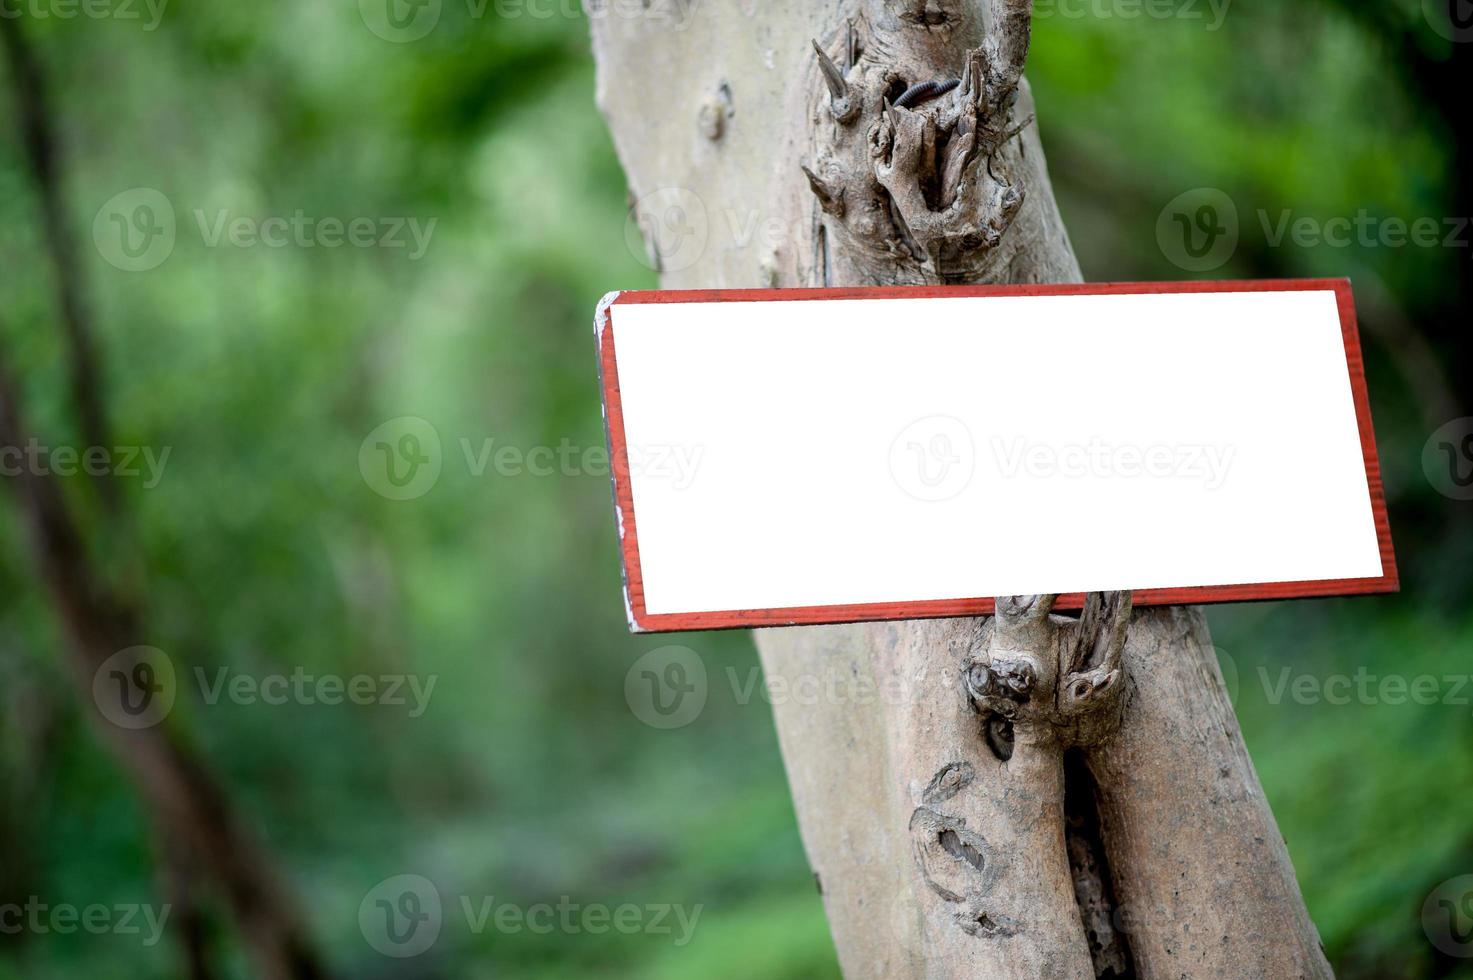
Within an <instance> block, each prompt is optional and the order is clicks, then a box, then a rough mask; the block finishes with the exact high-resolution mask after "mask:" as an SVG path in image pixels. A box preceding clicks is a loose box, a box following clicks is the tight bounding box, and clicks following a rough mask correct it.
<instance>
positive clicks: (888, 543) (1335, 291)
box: [599, 282, 1395, 630]
mask: <svg viewBox="0 0 1473 980" xmlns="http://www.w3.org/2000/svg"><path fill="white" fill-rule="evenodd" d="M1091 288H1093V289H1098V290H1101V291H1099V292H1092V291H1090V292H1087V291H1084V290H1088V289H1091ZM1131 288H1132V287H1124V286H1112V287H1072V288H1071V287H1065V288H1064V289H1065V291H1064V293H1063V294H1059V295H1018V294H1010V292H1012V291H1009V290H1006V289H997V288H993V289H988V290H979V289H970V290H951V291H946V290H928V291H926V293H925V294H924V295H916V294H913V293H909V292H906V291H904V290H889V291H884V292H875V293H872V294H870V293H865V292H862V291H849V292H847V293H844V294H842V295H844V296H846V297H861V298H811V297H814V296H820V295H822V294H821V293H811V294H810V293H799V294H788V293H772V292H768V293H762V294H751V295H752V296H753V298H752V299H742V298H738V297H742V296H743V295H745V294H740V293H737V294H732V293H725V294H689V295H686V294H678V293H674V294H672V293H660V294H629V293H626V294H621V295H619V296H617V297H611V298H610V299H608V300H606V301H605V304H604V305H603V306H601V307H600V323H599V337H600V345H601V356H602V364H603V368H604V385H605V398H606V415H607V417H608V419H609V428H610V445H611V449H612V451H613V453H614V456H615V470H616V474H617V475H616V487H615V490H616V498H617V503H618V506H619V511H620V513H619V519H620V530H621V538H622V542H623V551H624V557H625V564H626V589H627V593H628V594H627V599H628V606H629V610H630V618H631V624H632V626H633V627H634V628H635V629H638V630H657V629H689V628H703V627H721V626H743V625H776V624H781V623H797V622H805V623H812V622H835V621H849V620H856V619H885V618H902V617H903V618H909V617H912V616H921V615H959V614H966V613H974V614H975V613H978V612H984V611H988V610H990V601H989V600H990V599H991V598H992V597H994V596H1004V595H1022V594H1032V593H1083V592H1089V591H1096V590H1109V589H1135V590H1142V591H1139V592H1138V601H1142V602H1170V601H1177V602H1185V601H1194V602H1196V601H1213V600H1215V599H1242V598H1255V597H1272V596H1291V595H1323V594H1332V593H1335V592H1365V591H1384V590H1387V589H1392V588H1394V587H1395V572H1394V567H1393V566H1392V562H1391V561H1390V542H1389V535H1388V534H1386V533H1385V532H1384V523H1385V522H1384V510H1383V508H1384V505H1382V504H1380V502H1379V494H1380V487H1379V476H1378V475H1377V474H1376V472H1375V457H1374V442H1373V441H1372V439H1371V435H1370V432H1369V414H1368V412H1367V411H1366V410H1365V406H1364V404H1363V402H1364V387H1363V381H1362V380H1361V377H1360V359H1359V351H1358V347H1356V346H1355V344H1356V342H1355V332H1354V322H1353V314H1351V313H1350V310H1351V309H1353V308H1351V307H1350V306H1349V294H1348V284H1344V283H1336V282H1328V283H1313V284H1308V283H1307V284H1285V283H1272V284H1269V283H1260V284H1245V285H1244V288H1241V289H1235V288H1233V286H1232V284H1215V285H1210V286H1209V285H1206V284H1181V285H1180V286H1177V287H1163V286H1140V287H1134V288H1137V289H1138V290H1140V291H1135V292H1132V291H1129V290H1130V289H1131ZM1035 289H1036V287H1035ZM1161 289H1184V290H1188V291H1181V292H1173V291H1167V292H1160V291H1155V290H1161ZM979 293H981V294H979ZM777 297H782V298H777ZM788 297H802V298H788ZM1342 299H1343V300H1344V301H1345V302H1343V303H1342V302H1341V300H1342ZM1342 313H1343V314H1345V316H1344V317H1342ZM1352 379H1355V383H1354V384H1353V383H1352ZM1373 484H1374V488H1373ZM1373 489H1374V493H1373ZM1373 499H1375V500H1376V504H1375V506H1373ZM1184 590H1185V591H1184Z"/></svg>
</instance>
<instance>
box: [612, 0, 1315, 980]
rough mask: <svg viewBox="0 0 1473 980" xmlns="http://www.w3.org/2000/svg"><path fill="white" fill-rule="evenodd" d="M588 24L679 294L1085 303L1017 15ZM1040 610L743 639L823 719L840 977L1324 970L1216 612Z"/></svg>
mask: <svg viewBox="0 0 1473 980" xmlns="http://www.w3.org/2000/svg"><path fill="white" fill-rule="evenodd" d="M759 8H761V9H760V10H759ZM589 13H590V18H591V20H592V21H593V36H594V51H595V55H596V57H597V60H598V98H599V104H600V107H601V108H602V110H603V112H604V114H605V116H606V117H607V119H608V122H609V126H610V129H611V130H612V132H613V137H614V142H615V145H616V147H617V149H618V152H619V156H620V159H621V161H622V162H623V165H624V168H625V171H626V173H627V174H628V178H629V181H630V185H631V190H632V194H633V197H634V199H635V201H636V202H637V203H636V204H635V207H634V210H633V214H632V220H636V221H637V223H638V226H639V228H640V230H641V231H642V232H643V235H644V238H645V242H646V246H647V248H648V251H649V257H650V260H651V262H652V264H653V265H654V267H655V268H656V269H657V270H659V272H660V273H661V278H662V283H663V285H664V286H666V287H667V288H697V287H699V288H714V287H760V286H779V287H803V286H817V285H835V286H840V285H894V284H910V283H938V282H940V283H947V282H1005V283H1029V282H1071V281H1079V280H1080V279H1081V275H1080V271H1079V266H1078V262H1077V261H1076V259H1075V257H1074V253H1073V250H1072V248H1071V246H1070V244H1069V239H1068V235H1067V233H1066V232H1065V230H1064V227H1063V223H1062V221H1061V219H1060V217H1059V213H1058V209H1057V206H1056V205H1055V202H1054V198H1053V193H1052V189H1051V188H1050V186H1049V180H1048V174H1047V170H1046V167H1045V163H1044V156H1043V148H1042V145H1041V143H1040V142H1039V136H1038V129H1037V126H1036V125H1034V124H1033V103H1032V99H1031V96H1030V94H1029V92H1028V88H1027V84H1026V82H1024V81H1023V79H1022V77H1021V72H1022V67H1023V62H1024V59H1025V57H1026V54H1027V47H1028V39H1029V23H1030V17H1031V3H1028V2H1020V0H994V3H993V4H992V6H991V7H988V8H985V9H984V6H983V5H981V4H980V3H970V2H965V0H843V2H839V3H817V2H806V3H805V2H798V0H794V2H790V3H784V4H759V3H758V2H756V0H707V2H704V3H701V2H697V0H664V2H646V3H643V4H634V3H629V2H625V0H601V2H594V3H592V4H591V5H590V11H589ZM933 82H935V83H942V84H935V85H928V84H926V83H933ZM952 83H955V84H952ZM918 86H920V87H918ZM1039 356H1041V357H1044V356H1047V354H1046V352H1042V351H1040V353H1039ZM978 368H979V383H980V379H981V378H982V377H984V376H985V370H986V368H987V366H986V365H979V366H978ZM1001 519H1004V520H1005V519H1006V517H1005V515H1004V516H1003V517H1002V518H1001ZM1051 604H1052V598H1051V597H1047V596H1044V597H1026V598H1022V599H1014V600H1009V599H1000V600H999V614H998V615H997V616H995V617H990V618H985V619H963V620H944V621H932V622H907V623H890V624H869V625H856V626H842V627H816V628H803V629H781V630H765V631H761V632H759V633H758V634H757V642H758V646H759V648H760V650H761V653H762V661H763V665H764V668H765V670H766V672H767V674H768V676H769V678H772V679H774V680H776V679H781V680H782V681H785V682H786V683H788V684H789V685H793V684H796V683H798V682H800V681H801V682H803V683H804V684H805V685H807V686H806V687H805V689H810V690H811V689H815V688H814V686H813V685H814V683H815V681H816V682H818V683H817V688H816V689H818V690H823V691H825V692H829V695H830V696H828V697H825V698H822V699H819V701H818V703H815V704H802V705H799V704H793V703H783V704H778V705H777V706H776V708H775V714H776V721H777V728H778V735H779V738H780V741H781V744H782V751H783V757H784V761H785V763H786V765H787V770H788V778H789V781H790V783H791V786H792V790H793V797H794V801H795V804H796V808H797V812H798V821H799V826H800V829H801V831H802V835H803V840H804V845H805V848H806V850H807V853H808V857H809V860H810V862H811V863H812V865H813V868H814V871H815V876H816V878H817V879H818V881H819V883H820V888H821V890H822V892H823V896H824V902H825V906H826V909H827V912H828V917H829V923H830V926H831V928H832V931H833V935H834V940H835V943H836V945H837V947H838V953H839V959H840V962H841V964H842V966H843V968H844V971H845V973H846V975H848V976H851V977H867V976H874V977H948V976H985V977H999V978H1000V977H1018V978H1025V977H1026V978H1038V977H1086V978H1087V977H1093V976H1136V977H1144V978H1168V977H1170V978H1182V977H1191V978H1195V977H1203V978H1206V977H1212V978H1220V977H1228V976H1232V977H1266V978H1273V980H1280V978H1291V977H1328V976H1330V969H1329V966H1328V964H1327V963H1326V962H1325V959H1324V956H1323V954H1322V952H1321V950H1320V947H1319V942H1318V938H1317V935H1316V933H1315V930H1314V926H1313V924H1312V923H1311V922H1310V920H1309V917H1308V914H1307V912H1306V910H1305V907H1304V903H1303V899H1302V898H1301V897H1300V894H1299V889H1298V885H1297V883H1296V882H1295V879H1294V875H1293V870H1292V868H1291V866H1290V864H1289V859H1288V854H1287V851H1286V848H1285V847H1284V844H1283V841H1282V839H1281V837H1280V835H1279V833H1278V830H1277V828H1276V826H1275V824H1274V820H1273V815H1272V813H1271V812H1270V810H1269V808H1268V804H1267V802H1266V800H1265V799H1264V795H1263V791H1262V788H1261V787H1260V785H1259V782H1258V778H1257V775H1256V774H1255V773H1254V771H1253V766H1252V763H1251V761H1250V760H1249V758H1248V754H1247V751H1246V749H1245V748H1244V745H1243V742H1242V739H1241V736H1240V735H1239V733H1238V728H1237V723H1236V720H1235V718H1234V716H1233V712H1232V708H1231V706H1230V705H1229V703H1228V701H1227V698H1226V695H1225V694H1224V692H1223V684H1222V678H1221V675H1220V673H1219V672H1218V668H1217V665H1216V661H1215V659H1214V656H1213V651H1212V646H1211V642H1210V640H1209V638H1208V634H1207V629H1206V625H1205V623H1204V621H1203V618H1202V615H1201V613H1200V612H1199V611H1198V610H1196V609H1193V608H1169V609H1151V610H1140V611H1136V612H1135V613H1134V614H1133V615H1132V613H1131V608H1130V603H1129V597H1128V596H1118V595H1116V596H1107V597H1100V596H1094V597H1091V601H1090V604H1089V605H1088V606H1087V608H1086V611H1085V613H1084V614H1082V615H1081V617H1080V618H1079V619H1078V620H1074V619H1069V618H1066V617H1063V616H1057V615H1053V614H1052V613H1051V611H1050V607H1051ZM1127 627H1128V630H1127ZM789 689H794V688H792V687H790V688H789Z"/></svg>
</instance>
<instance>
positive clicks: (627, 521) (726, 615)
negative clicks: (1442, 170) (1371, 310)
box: [594, 279, 1400, 633]
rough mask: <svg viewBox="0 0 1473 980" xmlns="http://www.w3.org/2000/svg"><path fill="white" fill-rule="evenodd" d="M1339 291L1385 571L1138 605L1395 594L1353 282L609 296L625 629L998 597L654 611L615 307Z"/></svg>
mask: <svg viewBox="0 0 1473 980" xmlns="http://www.w3.org/2000/svg"><path fill="white" fill-rule="evenodd" d="M1318 290H1326V291H1331V292H1334V294H1335V298H1336V304H1337V306H1338V308H1339V312H1340V328H1341V335H1342V337H1343V338H1344V341H1345V363H1346V369H1347V370H1348V371H1349V374H1350V388H1351V392H1352V394H1353V396H1354V399H1355V416H1356V422H1357V424H1358V426H1359V428H1360V442H1361V452H1362V454H1363V456H1364V458H1365V466H1366V483H1367V485H1368V486H1369V488H1370V492H1371V513H1372V516H1373V518H1374V520H1375V524H1376V539H1377V541H1378V543H1379V545H1380V551H1381V570H1382V571H1381V575H1380V576H1379V577H1376V578H1353V579H1325V580H1320V581H1313V582H1267V583H1258V584H1253V585H1210V586H1193V587H1187V588H1171V589H1142V590H1139V591H1137V592H1136V593H1135V604H1136V605H1138V606H1159V605H1184V604H1198V603H1217V602H1251V601H1255V600H1265V599H1304V598H1313V597H1323V596H1339V595H1368V594H1375V593H1387V592H1396V591H1397V590H1398V589H1399V588H1400V579H1399V577H1398V574H1397V569H1396V553H1395V551H1394V550H1393V548H1392V543H1391V524H1390V522H1389V520H1388V519H1387V515H1386V491H1385V485H1384V484H1383V482H1382V479H1381V464H1380V459H1379V457H1378V455H1377V452H1376V434H1375V430H1374V428H1373V427H1372V423H1371V406H1370V397H1369V394H1368V392H1367V390H1366V374H1365V361H1364V359H1363V357H1362V355H1361V346H1360V331H1359V329H1358V327H1357V325H1356V317H1355V297H1354V295H1353V293H1352V292H1351V285H1350V280H1349V279H1260V280H1242V281H1233V280H1222V281H1211V282H1205V281H1204V282H1135V283H1069V284H1062V285H1036V284H1030V285H991V286H896V287H889V286H886V287H858V288H829V289H700V290H673V289H661V290H649V291H625V292H616V293H610V294H609V295H608V296H606V297H604V299H603V301H602V302H601V303H599V306H598V312H597V314H596V316H595V320H594V331H595V335H596V337H597V341H598V362H599V378H600V382H601V385H602V387H603V398H604V423H605V430H606V435H607V438H608V449H609V461H610V469H611V471H612V478H613V490H614V507H615V510H616V512H617V513H616V517H617V519H618V522H619V524H618V526H619V537H620V542H619V545H620V551H621V553H622V555H623V559H624V602H625V608H626V610H627V611H628V616H629V628H630V630H631V631H632V632H635V633H659V632H676V631H685V630H712V629H742V628H753V627H770V626H805V625H807V626H811V625H818V624H823V623H857V622H871V621H883V620H897V619H941V618H948V617H959V616H988V615H991V614H992V612H993V608H994V605H995V601H996V600H995V598H993V597H986V598H975V599H942V600H935V601H921V602H916V601H909V602H876V603H862V604H857V605H846V606H795V607H792V608H786V609H725V610H712V611H709V612H689V613H659V614H650V613H648V612H647V611H646V610H645V602H644V577H643V574H642V572H641V570H640V563H639V533H638V526H637V522H636V520H635V516H634V494H633V489H632V488H631V486H630V482H629V456H628V446H627V444H626V442H625V436H624V410H623V402H622V399H621V396H620V391H619V368H618V361H617V358H616V357H615V354H614V349H615V348H614V344H615V341H614V320H613V312H614V310H615V309H617V308H618V307H619V306H622V305H636V304H644V303H730V302H743V303H751V302H763V301H775V300H781V301H785V302H792V301H800V302H801V301H804V300H823V299H930V298H943V297H946V298H957V297H973V296H1118V295H1138V294H1149V293H1246V292H1293V291H1318ZM1083 601H1084V596H1083V594H1082V593H1076V594H1071V595H1065V596H1060V598H1059V601H1058V603H1057V605H1056V608H1058V609H1078V608H1080V607H1081V605H1082V604H1083Z"/></svg>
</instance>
